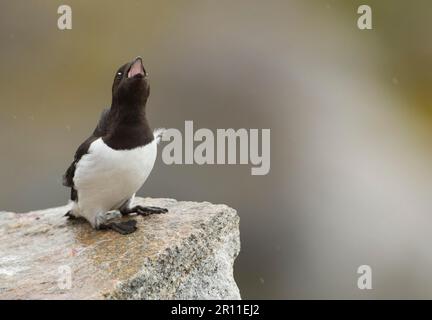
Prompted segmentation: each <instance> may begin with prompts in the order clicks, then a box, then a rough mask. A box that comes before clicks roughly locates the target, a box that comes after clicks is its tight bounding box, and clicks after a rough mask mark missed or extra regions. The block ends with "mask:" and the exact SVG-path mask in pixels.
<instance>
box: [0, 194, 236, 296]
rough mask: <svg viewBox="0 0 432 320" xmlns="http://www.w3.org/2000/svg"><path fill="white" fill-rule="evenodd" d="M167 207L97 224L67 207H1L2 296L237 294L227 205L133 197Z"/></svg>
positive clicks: (233, 241) (233, 219) (231, 220)
mask: <svg viewBox="0 0 432 320" xmlns="http://www.w3.org/2000/svg"><path fill="white" fill-rule="evenodd" d="M135 202H136V203H137V204H142V205H147V206H158V207H165V208H168V209H169V213H167V214H162V215H151V216H147V217H142V216H138V217H134V216H131V217H127V218H124V219H136V220H137V221H138V223H137V227H138V230H137V231H136V232H134V233H132V234H129V235H120V234H118V233H116V232H113V231H111V230H109V231H95V230H93V229H92V228H91V227H90V225H89V224H88V223H86V222H84V221H81V220H74V221H71V220H68V219H66V218H65V217H64V216H63V215H64V213H65V212H66V211H68V206H64V207H59V208H53V209H47V210H42V211H34V212H29V213H11V212H0V252H1V255H0V299H240V293H239V290H238V288H237V285H236V283H235V281H234V277H233V263H234V260H235V258H236V257H237V255H238V253H239V250H240V239H239V217H238V215H237V213H236V211H235V210H234V209H231V208H229V207H228V206H226V205H214V204H211V203H208V202H200V203H198V202H187V201H176V200H173V199H151V198H145V199H143V198H137V199H136V201H135Z"/></svg>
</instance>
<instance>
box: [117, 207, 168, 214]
mask: <svg viewBox="0 0 432 320" xmlns="http://www.w3.org/2000/svg"><path fill="white" fill-rule="evenodd" d="M120 212H121V214H122V215H127V214H131V213H136V214H138V215H141V216H149V215H151V214H160V213H167V212H168V209H165V208H160V207H147V206H134V207H124V208H121V209H120Z"/></svg>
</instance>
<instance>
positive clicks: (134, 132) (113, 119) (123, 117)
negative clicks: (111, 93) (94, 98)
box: [105, 105, 154, 150]
mask: <svg viewBox="0 0 432 320" xmlns="http://www.w3.org/2000/svg"><path fill="white" fill-rule="evenodd" d="M153 139H154V138H153V132H152V130H151V128H150V126H149V124H148V121H147V117H146V112H145V106H130V105H128V106H121V105H112V106H111V110H110V130H109V133H108V135H107V137H106V139H105V143H106V144H107V145H108V146H109V147H111V148H113V149H117V150H125V149H134V148H137V147H141V146H144V145H146V144H148V143H150V142H151V141H153Z"/></svg>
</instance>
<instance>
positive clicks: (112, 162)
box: [63, 56, 168, 234]
mask: <svg viewBox="0 0 432 320" xmlns="http://www.w3.org/2000/svg"><path fill="white" fill-rule="evenodd" d="M111 91H112V102H111V107H110V108H107V109H104V110H103V111H102V114H101V116H100V119H99V122H98V124H97V126H96V128H95V129H94V131H93V133H92V134H91V135H90V137H89V138H87V139H86V140H85V141H84V142H83V143H82V144H81V145H80V146H79V147H78V149H77V150H76V152H75V156H74V160H73V162H72V163H71V165H70V166H69V168H68V169H67V170H66V172H65V174H64V175H63V185H64V186H66V187H69V188H70V190H71V193H70V202H72V206H71V209H70V210H69V211H68V212H67V213H66V214H65V216H67V217H68V218H69V219H74V218H79V217H81V218H85V219H86V220H87V221H88V222H89V223H90V224H91V226H92V227H93V228H94V229H97V230H102V229H112V230H114V231H116V232H118V233H120V234H129V233H132V232H134V231H136V229H137V227H136V220H133V219H132V220H128V221H123V222H112V220H115V219H113V212H117V216H121V215H122V216H123V215H129V214H132V213H136V214H137V215H144V216H145V215H150V214H161V213H166V212H168V210H167V209H166V208H159V207H150V206H140V205H136V206H133V200H134V197H135V194H136V192H137V191H138V190H139V189H140V188H141V186H142V185H143V184H144V182H145V181H146V180H147V178H148V176H149V175H150V172H151V171H152V169H153V166H154V163H155V160H156V155H157V144H158V143H159V141H160V140H161V137H162V135H163V132H164V130H163V129H156V130H154V131H152V130H151V128H150V126H149V123H148V120H147V117H146V104H147V100H148V97H149V95H150V85H149V81H148V73H147V72H146V70H145V68H144V66H143V61H142V58H141V57H140V56H138V57H136V58H135V59H133V60H132V61H130V62H127V63H125V64H123V65H122V66H121V67H120V68H119V69H118V70H117V72H116V74H115V76H114V80H113V84H112V90H111ZM114 216H115V214H114Z"/></svg>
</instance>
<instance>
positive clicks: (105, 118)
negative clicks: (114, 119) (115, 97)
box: [63, 109, 110, 201]
mask: <svg viewBox="0 0 432 320" xmlns="http://www.w3.org/2000/svg"><path fill="white" fill-rule="evenodd" d="M109 118H110V117H109V109H105V110H103V111H102V114H101V116H100V119H99V123H98V125H97V126H96V128H95V130H94V131H93V134H92V135H91V136H90V137H89V138H88V139H87V140H86V141H84V142H83V143H82V144H81V145H80V146H79V147H78V149H77V151H76V152H75V157H74V160H73V162H72V163H71V165H70V166H69V168H68V169H67V170H66V173H65V174H64V175H63V185H64V186H65V187H70V188H71V200H73V201H76V200H77V193H76V190H75V189H74V182H73V178H74V175H75V169H76V165H77V163H78V161H79V160H80V159H81V158H82V156H83V155H85V154H86V153H87V152H88V149H89V147H90V145H91V144H92V142H93V141H95V140H96V139H98V138H100V137H102V136H104V135H105V134H106V132H107V130H108V125H109Z"/></svg>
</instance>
